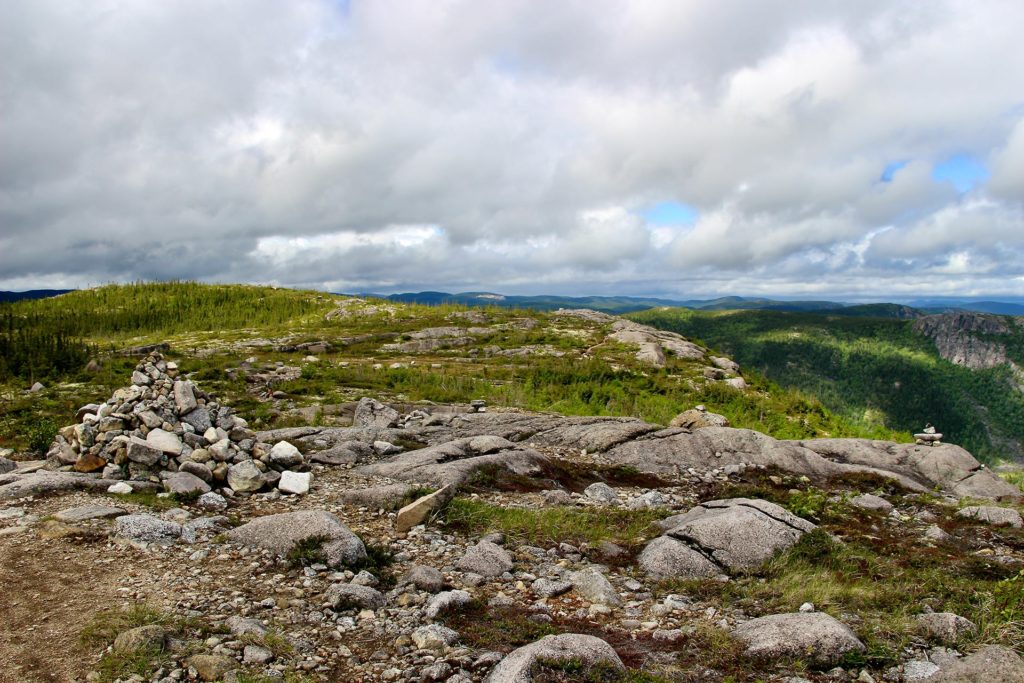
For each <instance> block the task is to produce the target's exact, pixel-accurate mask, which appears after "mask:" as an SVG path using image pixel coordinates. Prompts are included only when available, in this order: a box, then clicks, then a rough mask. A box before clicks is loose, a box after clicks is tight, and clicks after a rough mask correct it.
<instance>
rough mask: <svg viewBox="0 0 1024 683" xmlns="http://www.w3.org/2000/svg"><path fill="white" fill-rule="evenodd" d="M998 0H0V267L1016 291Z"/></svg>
mask: <svg viewBox="0 0 1024 683" xmlns="http://www.w3.org/2000/svg"><path fill="white" fill-rule="evenodd" d="M1022 26H1024V3H1022V2H1020V0H1006V1H1000V0H967V1H964V2H958V1H944V0H929V2H917V1H909V0H908V1H906V2H895V1H893V0H883V1H878V2H876V1H873V0H857V1H856V2H851V1H849V0H836V1H830V0H806V1H801V0H779V1H771V0H757V1H756V2H753V1H751V0H709V1H706V2H705V1H698V0H664V1H662V0H640V1H629V2H627V1H625V0H620V1H617V2H611V1H604V0H559V1H558V2H550V1H547V0H538V1H536V2H529V1H520V0H493V1H488V2H480V1H479V0H464V1H463V0H430V1H427V0H401V1H391V0H373V1H369V0H367V1H364V0H349V1H347V2H346V1H344V0H288V1H287V2H283V1H281V0H244V1H242V0H239V1H233V0H221V1H218V2H210V1H209V0H176V1H174V2H154V1H153V0H89V1H88V2H68V1H67V0H6V1H4V2H0V289H26V288H37V287H81V286H89V285H94V284H102V283H107V282H114V281H128V280H138V279H146V280H149V279H167V278H189V279H198V280H204V281H220V282H261V283H276V284H281V285H287V286H309V287H315V288H320V289H327V290H331V291H350V292H351V291H378V292H391V291H410V290H420V289H427V288H431V289H443V290H446V291H465V290H475V289H486V290H491V291H500V292H505V293H539V292H548V293H564V294H585V293H605V294H607V293H621V294H654V295H664V296H678V297H689V296H705V295H707V296H710V295H718V294H745V295H757V294H768V295H777V296H792V297H826V296H829V297H838V296H845V297H848V298H851V299H852V298H858V297H867V298H871V297H875V298H889V299H893V298H896V297H900V296H914V295H1003V296H1007V295H1024V39H1022V35H1021V27H1022Z"/></svg>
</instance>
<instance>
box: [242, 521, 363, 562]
mask: <svg viewBox="0 0 1024 683" xmlns="http://www.w3.org/2000/svg"><path fill="white" fill-rule="evenodd" d="M313 537H319V538H322V539H324V540H323V545H322V550H323V552H324V555H325V556H326V559H327V563H328V564H329V565H331V566H332V567H344V566H347V565H352V564H356V563H358V562H360V561H362V560H365V559H366V547H365V546H364V545H363V542H362V541H360V540H359V537H358V536H356V535H355V534H354V533H352V531H351V530H350V529H349V528H348V527H347V526H345V524H344V523H342V521H341V520H340V519H338V518H337V517H336V516H335V515H332V514H331V513H330V512H327V511H325V510H303V511H300V512H285V513H283V514H280V515H267V516H265V517H258V518H256V519H254V520H253V521H251V522H249V523H248V524H243V525H242V526H240V527H238V528H237V529H232V530H231V531H230V532H228V538H230V539H231V540H232V541H234V542H235V543H241V544H243V545H253V546H258V547H260V548H266V549H267V550H270V551H271V552H274V553H276V554H277V555H278V556H280V557H284V556H285V555H287V554H288V551H289V550H291V549H292V548H293V547H295V544H296V543H298V542H299V541H303V540H305V539H308V538H313Z"/></svg>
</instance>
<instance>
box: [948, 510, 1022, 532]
mask: <svg viewBox="0 0 1024 683" xmlns="http://www.w3.org/2000/svg"><path fill="white" fill-rule="evenodd" d="M956 514H957V517H964V518H967V519H977V520H979V521H982V522H988V523H989V524H991V525H993V526H1012V527H1014V528H1015V529H1020V528H1021V527H1024V520H1022V519H1021V516H1020V513H1019V512H1017V511H1016V510H1012V509H1010V508H1001V507H998V506H995V505H971V506H969V507H965V508H963V509H962V510H960V511H959V512H957V513H956Z"/></svg>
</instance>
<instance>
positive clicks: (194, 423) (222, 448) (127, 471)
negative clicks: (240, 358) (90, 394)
mask: <svg viewBox="0 0 1024 683" xmlns="http://www.w3.org/2000/svg"><path fill="white" fill-rule="evenodd" d="M77 419H78V424H74V425H69V426H67V427H64V428H63V429H61V430H60V432H59V433H58V435H57V437H56V439H55V440H54V442H53V444H52V445H51V446H50V450H49V452H48V453H47V459H48V460H49V461H50V466H51V467H52V468H56V469H62V470H74V471H76V472H83V473H91V472H102V476H103V478H104V479H127V480H134V481H150V482H159V483H162V484H163V487H164V488H165V489H166V490H168V491H171V492H174V493H193V492H198V493H206V492H207V491H210V490H212V489H214V488H224V487H225V486H227V487H229V488H230V489H232V491H234V492H253V491H258V490H260V489H262V488H264V487H267V486H274V485H276V484H277V483H278V482H279V481H280V480H281V478H282V474H281V473H282V472H288V473H289V474H297V472H292V471H293V470H299V469H305V461H304V457H303V455H302V453H300V452H299V450H298V449H297V448H295V447H294V446H292V445H291V444H289V443H287V442H280V443H278V444H276V445H274V446H273V447H272V446H271V445H270V444H267V443H261V442H259V441H258V440H257V438H256V433H255V432H254V431H252V430H251V429H249V426H248V425H247V423H246V421H245V420H244V419H242V418H241V417H239V416H237V415H235V414H234V411H233V410H232V409H231V408H229V407H228V406H224V405H221V404H220V403H218V402H217V401H216V400H215V399H214V398H213V397H212V396H210V395H209V394H207V393H206V392H205V391H203V390H202V389H200V388H199V387H197V386H196V385H195V384H193V383H192V382H191V381H189V380H187V379H184V378H180V377H179V373H178V367H177V365H176V364H175V363H173V362H169V361H165V360H164V358H163V356H162V355H161V354H160V353H159V352H153V353H150V354H149V355H148V356H147V357H146V358H145V359H144V360H143V361H142V362H140V363H139V364H138V365H137V366H136V368H135V371H134V372H133V373H132V384H131V386H128V387H124V388H121V389H118V390H117V391H115V392H114V395H113V396H111V397H110V398H109V399H108V400H107V401H106V402H105V403H102V404H95V403H91V404H89V405H86V406H83V407H82V408H80V409H79V411H78V415H77ZM302 477H304V478H308V477H309V475H308V473H303V474H302ZM306 485H307V488H308V482H307V484H306ZM292 486H293V487H294V484H292ZM296 492H298V491H296Z"/></svg>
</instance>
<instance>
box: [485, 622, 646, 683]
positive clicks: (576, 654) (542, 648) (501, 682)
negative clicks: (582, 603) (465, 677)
mask: <svg viewBox="0 0 1024 683" xmlns="http://www.w3.org/2000/svg"><path fill="white" fill-rule="evenodd" d="M569 662H572V663H579V664H580V665H582V666H583V667H585V668H589V667H592V666H594V665H596V664H603V665H605V666H609V667H611V668H613V669H617V670H619V671H625V668H626V667H625V666H624V665H623V663H622V660H621V659H619V655H618V654H617V653H616V652H615V650H614V649H612V646H611V645H609V644H608V643H606V642H605V641H603V640H601V639H600V638H598V637H596V636H588V635H582V634H576V633H563V634H561V635H555V636H545V637H543V638H541V639H540V640H538V641H537V642H535V643H530V644H529V645H524V646H523V647H521V648H519V649H517V650H513V651H512V652H510V653H509V654H508V655H506V656H505V658H504V659H502V660H501V662H499V663H498V665H497V666H495V667H494V669H492V670H491V673H490V674H488V676H487V678H485V679H484V682H485V683H530V681H532V680H533V672H534V669H535V667H536V666H537V664H538V663H547V664H565V663H569Z"/></svg>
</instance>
